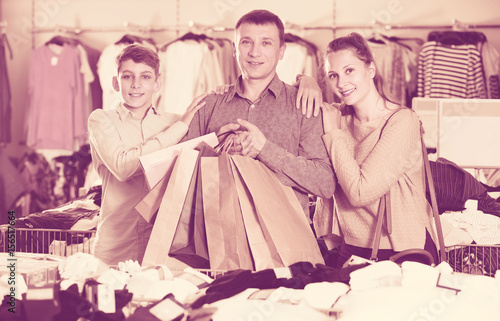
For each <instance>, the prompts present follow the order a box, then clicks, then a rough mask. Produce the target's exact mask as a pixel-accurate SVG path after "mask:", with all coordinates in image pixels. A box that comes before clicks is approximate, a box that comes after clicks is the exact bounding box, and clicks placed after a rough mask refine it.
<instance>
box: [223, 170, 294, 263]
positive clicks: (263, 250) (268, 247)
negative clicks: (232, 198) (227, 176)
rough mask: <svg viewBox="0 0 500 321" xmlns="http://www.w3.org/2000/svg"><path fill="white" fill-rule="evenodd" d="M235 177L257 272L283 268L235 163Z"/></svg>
mask: <svg viewBox="0 0 500 321" xmlns="http://www.w3.org/2000/svg"><path fill="white" fill-rule="evenodd" d="M231 166H232V168H233V175H234V180H235V185H236V191H237V193H238V200H239V203H240V208H241V214H242V216H243V222H244V226H245V231H246V235H247V239H248V244H249V246H250V251H251V255H252V258H253V262H254V267H255V270H256V271H260V270H265V269H272V268H276V267H283V266H284V264H283V261H282V260H281V257H280V256H279V254H278V250H277V249H276V246H275V245H274V243H273V241H272V239H271V236H270V235H269V232H268V231H267V229H266V228H265V226H264V224H263V222H261V221H259V217H258V215H257V210H256V208H255V204H254V203H253V199H252V196H251V195H250V191H249V190H248V188H247V186H246V185H245V183H244V181H243V178H242V177H241V174H240V173H239V172H238V170H237V169H236V167H235V165H234V163H233V162H231Z"/></svg>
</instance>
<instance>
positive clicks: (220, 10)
mask: <svg viewBox="0 0 500 321" xmlns="http://www.w3.org/2000/svg"><path fill="white" fill-rule="evenodd" d="M0 1H1V2H0V4H1V7H0V15H1V16H0V20H3V21H7V23H8V26H7V32H8V33H7V35H8V38H9V40H10V43H11V46H12V49H13V52H14V58H13V59H12V60H9V61H8V62H7V65H8V69H9V79H10V84H11V91H12V108H13V122H12V127H13V141H14V144H10V145H9V146H8V149H7V152H8V153H9V154H10V155H13V156H20V155H21V154H22V152H23V151H24V148H23V147H22V145H18V144H17V142H18V141H19V140H21V138H22V137H23V135H22V133H23V120H24V117H25V113H26V104H27V102H26V82H27V72H28V67H29V66H28V62H29V55H30V52H31V50H32V48H33V46H39V45H42V44H43V43H44V42H45V41H47V40H48V39H50V38H51V37H52V36H54V33H37V34H35V35H34V37H33V34H32V16H33V15H34V17H35V19H34V23H35V25H36V27H37V28H52V27H56V26H68V27H81V28H97V27H102V28H111V27H119V28H123V31H121V32H95V33H84V34H81V35H79V36H78V37H79V39H81V40H82V42H84V43H86V44H88V45H90V46H92V47H94V48H96V49H99V50H101V49H103V48H104V47H105V46H106V45H107V44H109V43H111V42H114V41H116V40H118V39H119V38H121V36H122V35H123V34H124V33H125V32H126V29H125V27H124V22H129V23H133V24H137V25H142V26H151V27H155V26H156V27H163V26H176V25H180V26H187V25H188V22H189V21H190V20H192V21H195V22H197V23H200V24H205V25H216V26H225V27H233V26H234V24H235V22H236V21H237V19H238V18H239V17H240V16H241V15H243V14H244V13H246V12H248V11H250V10H252V9H260V8H263V9H269V10H271V11H273V12H274V13H276V14H278V15H279V16H280V17H281V18H282V19H283V20H284V21H288V22H291V23H294V24H298V25H302V26H308V27H313V26H332V25H333V24H336V25H338V26H346V25H359V26H371V24H372V23H373V21H374V19H378V20H380V21H381V22H382V23H385V24H391V25H447V24H451V21H452V19H457V20H459V21H461V22H464V23H468V24H500V10H498V9H500V8H499V7H500V2H499V1H498V0H476V1H465V0H464V1H457V0H440V1H436V0H418V1H417V0H359V1H356V0H309V1H304V0H272V1H270V0H35V5H34V7H33V6H32V0H0ZM186 31H187V29H186ZM350 31H358V32H361V33H365V34H366V35H369V34H370V33H371V29H370V28H367V29H358V30H344V29H342V30H337V31H336V33H335V35H336V36H341V35H343V34H346V33H347V32H350ZM429 31H431V30H421V29H419V30H415V29H414V30H409V29H402V30H391V31H388V32H387V33H388V34H390V35H398V36H416V37H421V38H422V39H425V38H426V35H427V34H428V32H429ZM481 31H483V32H484V33H485V34H486V36H487V38H488V40H489V41H490V43H492V44H493V45H494V47H495V48H497V50H498V51H500V29H483V30H481ZM293 32H294V33H296V34H298V35H299V36H302V37H304V38H306V39H308V40H310V41H312V42H314V43H316V44H317V45H318V46H319V48H325V46H326V44H327V43H328V42H329V41H330V40H331V39H333V37H334V34H333V32H332V31H330V30H308V31H300V32H299V31H296V30H295V31H293ZM183 33H184V31H180V32H173V31H172V32H157V33H150V34H148V33H143V35H145V36H151V37H152V38H154V39H155V40H156V41H157V42H158V43H163V42H167V41H169V40H173V39H175V38H176V37H177V36H180V35H182V34H183ZM217 36H225V37H232V32H223V33H220V34H217Z"/></svg>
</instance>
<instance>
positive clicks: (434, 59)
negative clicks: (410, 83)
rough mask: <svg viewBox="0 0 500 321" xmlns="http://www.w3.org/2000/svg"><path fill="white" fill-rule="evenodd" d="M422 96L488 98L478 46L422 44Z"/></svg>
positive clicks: (419, 89)
mask: <svg viewBox="0 0 500 321" xmlns="http://www.w3.org/2000/svg"><path fill="white" fill-rule="evenodd" d="M417 89H418V96H419V97H431V98H452V97H455V98H486V87H485V80H484V72H483V64H482V61H481V54H480V52H479V51H478V49H477V47H476V46H475V45H472V44H469V45H458V46H451V47H450V46H443V45H440V44H439V43H437V42H435V41H429V42H427V43H425V44H424V45H423V46H422V49H421V50H420V56H419V64H418V87H417Z"/></svg>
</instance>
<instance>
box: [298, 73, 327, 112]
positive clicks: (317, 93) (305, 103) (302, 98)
mask: <svg viewBox="0 0 500 321" xmlns="http://www.w3.org/2000/svg"><path fill="white" fill-rule="evenodd" d="M297 84H298V86H299V90H298V92H297V100H296V103H295V104H296V107H297V109H301V108H302V115H306V117H307V118H310V117H311V115H314V117H316V116H318V115H319V110H320V109H321V104H322V103H323V93H322V92H321V88H320V87H319V85H318V83H317V82H316V80H314V78H312V77H309V76H305V75H301V76H300V77H298V79H297Z"/></svg>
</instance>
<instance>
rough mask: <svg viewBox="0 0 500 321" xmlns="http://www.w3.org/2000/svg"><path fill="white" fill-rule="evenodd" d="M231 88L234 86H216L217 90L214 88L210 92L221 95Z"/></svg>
mask: <svg viewBox="0 0 500 321" xmlns="http://www.w3.org/2000/svg"><path fill="white" fill-rule="evenodd" d="M232 86H234V85H222V86H217V88H215V90H212V92H214V93H215V94H217V95H223V94H225V93H227V92H228V91H229V89H231V87H232Z"/></svg>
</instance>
